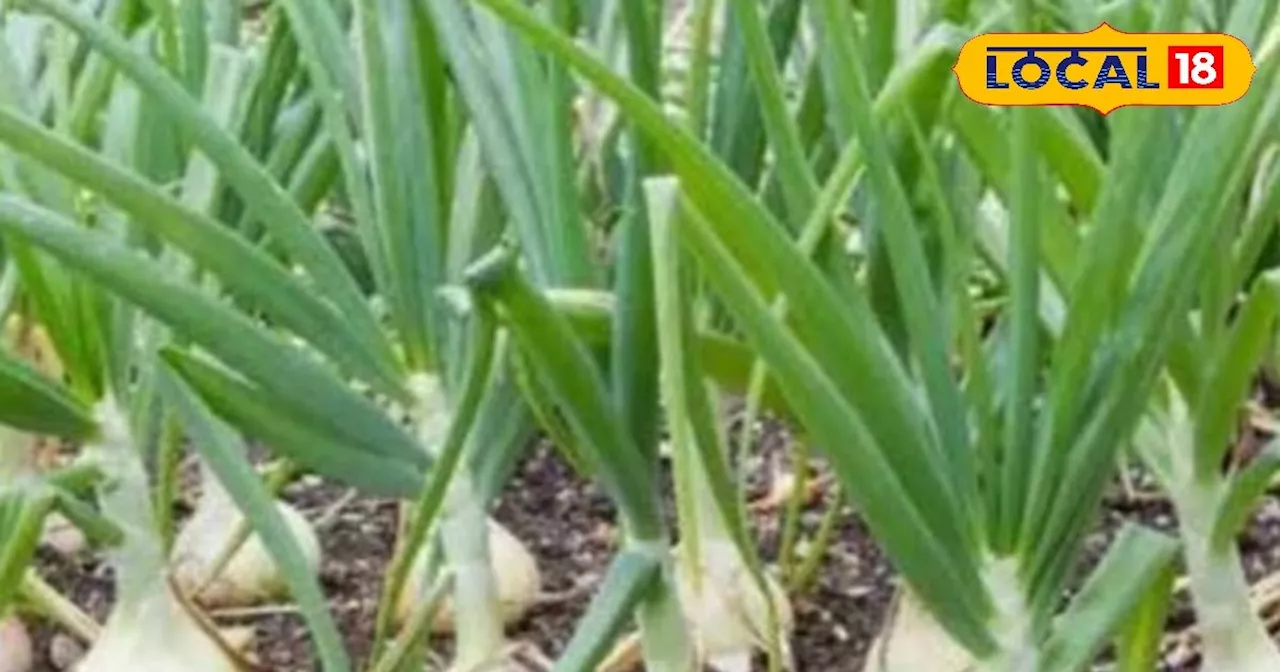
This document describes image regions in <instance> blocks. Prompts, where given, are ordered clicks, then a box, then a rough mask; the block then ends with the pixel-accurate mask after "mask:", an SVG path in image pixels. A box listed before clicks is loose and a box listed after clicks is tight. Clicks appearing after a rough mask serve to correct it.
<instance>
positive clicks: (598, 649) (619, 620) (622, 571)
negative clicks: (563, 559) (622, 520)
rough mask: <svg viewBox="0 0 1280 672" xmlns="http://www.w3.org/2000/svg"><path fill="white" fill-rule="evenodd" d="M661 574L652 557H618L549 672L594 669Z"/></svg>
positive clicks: (632, 552) (626, 553)
mask: <svg viewBox="0 0 1280 672" xmlns="http://www.w3.org/2000/svg"><path fill="white" fill-rule="evenodd" d="M661 572H662V563H661V561H660V560H659V559H658V558H655V557H653V556H652V555H649V554H645V553H641V552H640V551H637V550H634V549H627V550H624V551H623V552H622V553H620V554H618V556H617V557H616V558H614V559H613V562H611V563H609V571H608V572H606V573H605V575H604V580H603V581H601V582H600V588H599V589H598V590H597V591H596V594H595V596H594V597H593V598H592V599H591V606H589V607H587V613H586V614H584V615H583V617H582V619H581V620H579V621H578V623H579V624H580V625H579V626H578V629H577V630H576V631H574V633H573V638H572V639H570V640H569V644H568V645H567V646H565V650H564V653H562V654H560V657H559V658H558V659H557V660H556V666H555V667H554V668H552V669H553V671H554V672H591V671H592V670H595V669H596V666H598V665H599V664H600V663H601V662H602V661H603V660H604V657H605V656H606V655H608V653H609V647H611V646H612V645H613V643H614V641H616V640H617V638H618V635H619V634H621V633H622V630H623V628H624V627H625V626H626V625H627V623H628V621H629V620H630V618H631V616H632V614H634V613H635V609H636V605H638V604H639V603H640V601H641V600H643V599H644V597H645V595H646V594H647V593H648V592H649V588H650V586H652V585H653V582H654V581H656V580H658V579H659V577H660V576H661Z"/></svg>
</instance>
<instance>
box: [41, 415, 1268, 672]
mask: <svg viewBox="0 0 1280 672" xmlns="http://www.w3.org/2000/svg"><path fill="white" fill-rule="evenodd" d="M735 431H736V428H735ZM790 441H791V438H790V436H789V435H788V434H787V431H786V429H785V428H784V427H782V426H780V425H778V424H776V423H771V422H765V423H762V425H761V429H760V438H759V446H758V449H757V450H756V451H755V452H754V453H753V455H752V456H751V457H750V458H749V459H748V461H747V463H746V464H744V465H740V468H741V469H742V471H743V473H744V475H745V478H746V483H747V490H748V498H749V501H760V500H761V499H762V498H765V497H767V495H768V492H769V489H770V487H771V484H772V483H773V482H774V481H775V480H776V478H777V477H778V475H779V474H782V473H786V472H787V471H789V469H790V466H789V465H788V464H787V459H786V455H787V454H788V450H787V446H788V444H789V442H790ZM815 463H816V466H817V469H818V477H819V478H821V476H822V474H824V472H825V470H824V469H823V468H822V465H821V461H820V460H818V461H815ZM1131 480H1132V483H1131V485H1132V486H1133V490H1132V491H1126V488H1123V487H1121V485H1120V484H1119V483H1117V484H1116V485H1115V486H1114V487H1113V488H1111V491H1110V492H1109V493H1108V495H1107V497H1106V499H1105V501H1104V511H1103V515H1102V517H1101V520H1100V521H1099V524H1098V529H1097V530H1096V531H1095V532H1094V533H1093V534H1092V535H1091V536H1090V537H1089V539H1088V540H1087V542H1086V548H1085V558H1084V561H1083V562H1082V570H1081V571H1082V573H1083V570H1084V569H1086V568H1088V567H1090V566H1092V565H1094V564H1096V562H1097V561H1098V559H1099V558H1100V557H1101V555H1102V553H1103V552H1104V551H1105V549H1106V546H1107V545H1108V544H1109V542H1110V540H1111V539H1112V537H1113V536H1114V534H1115V532H1117V531H1118V530H1119V528H1120V527H1121V526H1122V525H1123V524H1124V523H1126V522H1141V523H1143V524H1146V525H1149V526H1151V527H1154V528H1157V529H1162V530H1166V531H1170V532H1172V531H1175V530H1176V525H1177V522H1176V519H1175V516H1174V515H1173V512H1172V510H1171V507H1170V506H1169V505H1168V503H1167V502H1166V501H1164V500H1163V499H1161V498H1159V497H1158V496H1157V495H1154V494H1152V493H1154V488H1153V487H1152V486H1151V485H1150V484H1149V483H1148V482H1147V479H1146V478H1145V477H1144V476H1143V474H1142V473H1141V472H1140V471H1137V470H1135V471H1134V472H1133V479H1131ZM1131 495H1132V496H1131ZM285 498H286V499H288V500H289V501H291V502H292V503H294V504H295V505H296V506H298V507H299V508H300V510H301V511H302V512H303V513H304V514H305V515H307V516H308V517H309V518H310V519H312V520H321V528H320V530H319V534H320V539H321V544H322V548H323V554H324V555H323V566H322V575H321V583H322V587H323V589H324V590H325V592H326V594H327V595H328V596H329V597H330V603H331V605H332V609H333V613H334V614H335V617H336V619H337V621H338V627H339V628H340V630H341V631H342V633H343V635H344V637H345V639H346V644H347V647H348V651H349V652H350V653H351V655H352V657H353V659H354V660H355V661H357V664H359V663H360V662H362V661H363V660H364V659H365V658H366V657H367V655H368V653H369V650H370V648H371V644H372V642H371V639H372V629H373V620H374V614H375V611H376V607H377V599H378V593H379V590H380V588H381V582H382V579H383V573H384V571H385V568H386V567H387V565H388V561H389V558H390V555H391V552H392V540H393V538H394V530H395V528H396V524H397V521H396V516H397V513H396V506H395V504H394V503H393V502H389V501H379V500H373V499H366V498H361V497H355V496H354V495H353V494H352V493H351V492H350V491H349V490H348V489H347V488H345V487H342V486H339V485H335V484H333V483H328V482H325V481H323V480H321V479H319V478H314V477H307V478H304V479H302V480H300V481H299V482H297V483H294V484H293V485H291V486H290V487H289V488H288V489H286V492H285ZM666 498H667V499H666V501H667V504H668V510H669V511H670V509H671V506H670V493H669V492H668V493H666ZM833 499H834V494H833V490H832V487H831V485H830V484H829V483H828V484H827V486H826V487H824V488H823V489H822V491H821V492H820V493H819V494H818V495H817V496H816V497H815V498H814V499H813V500H812V501H810V502H809V503H807V504H806V505H805V507H804V508H803V513H802V515H801V517H800V526H801V529H802V530H803V533H804V535H806V536H807V537H811V536H812V535H813V534H814V532H815V531H816V530H817V528H818V526H819V523H820V521H821V518H822V516H823V514H824V513H825V512H826V510H827V509H828V508H829V506H830V505H831V503H832V501H833ZM843 507H844V508H843V510H842V511H841V513H840V516H839V518H838V522H837V524H836V528H835V535H834V537H833V541H832V543H831V545H830V547H829V548H828V550H827V554H826V558H825V560H824V562H823V563H822V565H821V569H820V571H819V574H818V575H817V577H816V580H815V582H814V584H813V586H812V588H811V590H809V591H808V592H806V593H804V594H802V595H798V596H795V597H793V601H794V609H795V615H796V628H795V632H794V634H793V637H792V640H791V649H792V651H793V655H794V662H795V669H796V670H797V671H798V672H855V671H858V670H860V669H861V667H862V664H863V660H864V658H865V656H866V653H867V650H868V649H869V647H870V646H871V643H872V641H873V640H874V638H875V636H876V634H877V633H878V632H879V630H880V628H881V626H882V623H883V621H884V617H885V613H886V611H887V608H888V605H889V603H890V601H891V599H892V596H893V591H894V586H895V579H894V576H893V571H892V569H891V568H890V567H889V565H888V563H887V562H886V560H885V558H884V556H883V555H882V554H881V553H880V551H879V549H878V548H877V547H876V545H875V544H874V543H873V542H872V541H871V539H870V538H869V536H868V534H867V530H866V528H865V527H864V525H863V524H862V522H861V520H860V519H859V517H858V516H857V514H856V512H854V511H853V510H852V509H851V508H850V507H849V506H848V505H847V504H845V505H843ZM188 512H189V507H182V508H181V509H180V510H179V511H178V512H177V514H178V515H179V517H182V516H184V515H186V514H187V513H188ZM495 515H496V517H497V518H498V519H499V520H500V521H502V522H503V523H504V524H505V525H507V526H508V528H509V529H510V530H511V531H512V532H513V533H514V534H515V535H516V536H517V537H519V538H520V539H521V540H522V541H524V542H525V543H526V544H527V545H528V547H529V549H530V551H531V552H533V553H534V555H535V556H536V557H537V558H538V561H539V565H540V569H541V571H542V577H543V591H544V594H543V596H542V598H541V599H540V600H539V603H538V604H537V605H536V606H535V607H534V608H533V609H532V610H531V612H530V613H529V614H528V615H527V616H526V617H525V618H524V619H522V620H521V621H520V622H519V623H518V624H516V625H515V626H513V627H512V628H511V629H510V631H509V632H510V635H511V637H512V638H513V639H514V640H516V641H517V642H519V643H523V644H525V645H527V647H528V648H529V650H530V651H531V652H532V654H531V656H524V657H523V658H524V659H526V660H528V659H530V658H532V659H533V660H537V659H538V658H539V657H545V658H548V659H554V657H555V656H557V655H558V654H559V653H560V652H561V650H562V649H563V647H564V646H565V644H566V643H567V642H568V639H569V638H570V637H571V636H572V634H573V627H574V625H575V623H576V622H577V621H578V619H579V618H580V617H581V615H582V614H583V612H584V611H585V609H586V607H587V604H588V601H589V600H590V597H591V594H592V592H593V590H594V587H595V584H596V582H597V581H598V580H599V579H600V577H601V575H602V573H603V571H604V569H605V568H606V566H607V564H608V561H609V559H610V557H611V556H612V554H613V552H614V550H615V548H614V539H615V523H616V521H615V517H614V513H613V509H612V507H611V505H610V504H609V501H608V499H607V497H606V496H605V495H604V494H603V493H602V492H601V491H600V490H599V489H598V488H597V487H596V486H594V485H593V484H591V483H589V482H587V481H585V480H583V479H581V478H579V477H578V476H577V475H576V474H575V473H574V472H573V470H572V469H571V468H570V467H569V466H568V465H567V464H566V463H565V462H564V461H563V460H561V459H560V458H559V457H558V456H557V455H556V454H555V451H554V449H553V448H551V447H549V446H548V445H547V444H545V443H539V444H538V445H536V446H532V447H531V450H530V451H529V455H527V456H526V458H525V459H524V461H523V463H522V464H521V465H520V467H519V469H518V470H517V472H516V473H515V475H514V477H513V479H512V481H511V483H509V484H508V487H507V489H506V490H505V492H504V494H503V496H502V498H501V500H500V501H499V503H498V506H497V507H496V511H495ZM780 516H781V511H780V509H779V508H773V509H771V510H767V511H756V512H754V513H753V521H752V522H753V526H754V528H755V532H756V537H757V539H758V540H759V542H760V546H761V549H762V551H763V553H764V556H765V558H766V559H767V560H769V561H770V562H773V561H774V560H775V559H776V554H777V547H778V537H779V528H780V524H779V523H780ZM1240 546H1241V549H1242V552H1243V554H1244V557H1245V564H1246V571H1247V572H1248V574H1249V578H1250V579H1251V580H1253V581H1256V580H1258V579H1260V578H1262V577H1264V576H1267V575H1269V574H1271V573H1273V572H1276V571H1280V500H1277V498H1276V497H1275V496H1273V495H1270V494H1269V495H1268V496H1267V498H1266V500H1265V501H1264V502H1263V503H1261V504H1260V505H1259V508H1258V509H1257V513H1256V514H1255V516H1254V518H1253V520H1252V522H1251V524H1250V526H1249V528H1248V530H1247V531H1246V532H1245V533H1244V534H1243V535H1242V536H1241V538H1240ZM38 567H39V569H40V571H41V574H42V575H43V576H44V577H45V578H46V580H48V581H49V582H50V583H51V584H52V585H54V586H55V587H57V588H58V589H59V590H61V591H62V592H63V594H65V595H67V596H68V597H70V598H71V599H72V600H73V601H74V602H75V603H76V604H78V605H79V606H80V607H81V608H82V609H84V610H85V611H86V612H87V613H89V614H90V615H92V616H94V617H95V618H97V619H98V620H99V621H101V620H103V619H104V618H105V616H106V614H107V612H108V611H109V608H110V604H111V600H112V588H111V585H112V584H111V577H110V576H109V570H108V569H107V568H106V567H105V565H104V564H102V563H101V562H100V561H99V560H98V559H96V558H95V557H93V556H91V555H84V556H82V557H81V558H80V559H68V558H64V557H61V556H58V555H57V554H55V553H52V552H50V551H48V550H42V551H41V552H40V554H39V563H38ZM216 614H217V612H215V615H216ZM218 623H219V624H220V625H243V626H251V627H252V628H253V629H254V631H255V640H254V642H255V643H254V647H253V655H254V657H255V658H256V662H257V664H258V665H259V666H260V668H261V669H263V670H272V671H276V670H279V671H281V672H286V671H287V672H293V671H304V670H315V669H317V665H316V663H315V660H314V657H313V654H312V651H311V647H310V642H309V640H308V636H307V633H306V629H305V627H304V625H303V623H302V620H301V618H300V617H299V616H298V615H297V614H296V613H294V612H293V611H292V610H290V609H288V608H287V607H285V608H273V607H271V606H266V607H263V608H260V609H257V610H255V611H254V612H251V613H249V614H247V615H240V616H237V617H231V618H218ZM32 626H33V634H34V636H35V640H36V647H37V654H38V661H37V667H36V670H37V672H54V671H57V670H61V669H64V668H63V667H60V666H59V664H61V665H65V664H66V660H61V661H56V660H55V659H57V658H59V657H60V658H63V659H65V658H67V657H68V656H67V651H66V649H67V648H68V646H67V645H68V644H69V643H70V640H69V639H68V638H67V637H66V636H65V635H63V636H57V633H56V631H55V629H54V628H52V627H50V626H49V625H48V624H45V623H40V622H36V623H32ZM1193 626H1194V612H1193V611H1192V610H1191V608H1190V604H1189V601H1188V600H1187V598H1186V596H1185V595H1179V596H1178V597H1177V598H1176V602H1175V608H1174V609H1173V611H1172V613H1171V614H1170V617H1169V619H1168V623H1167V630H1168V632H1169V633H1170V637H1169V640H1170V643H1169V645H1168V647H1167V649H1168V650H1167V651H1166V655H1165V661H1164V663H1163V667H1162V668H1161V669H1162V670H1169V671H1175V670H1176V671H1177V672H1184V671H1186V672H1190V671H1192V670H1197V669H1198V665H1199V661H1198V659H1197V658H1196V655H1195V647H1194V642H1193V641H1191V640H1187V639H1186V638H1185V637H1178V636H1177V633H1189V632H1191V631H1193V629H1194V628H1193ZM55 637H56V638H57V639H58V640H59V641H57V642H54V639H55ZM1182 640H1186V641H1182ZM438 644H439V646H440V647H442V648H441V651H442V653H446V652H447V649H448V646H449V643H448V642H447V641H439V642H438ZM72 648H74V647H72ZM51 649H58V650H59V652H58V653H57V654H55V655H54V656H51V655H50V653H51ZM72 653H74V651H73V652H72ZM72 657H73V656H72ZM444 659H445V658H443V657H442V660H444ZM55 662H57V663H59V664H55ZM1099 668H1100V669H1105V664H1100V665H1099Z"/></svg>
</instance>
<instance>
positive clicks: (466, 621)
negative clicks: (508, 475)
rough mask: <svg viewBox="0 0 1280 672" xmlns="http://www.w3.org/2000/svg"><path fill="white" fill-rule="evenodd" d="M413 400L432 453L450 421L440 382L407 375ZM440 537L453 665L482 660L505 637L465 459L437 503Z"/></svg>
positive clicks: (421, 435)
mask: <svg viewBox="0 0 1280 672" xmlns="http://www.w3.org/2000/svg"><path fill="white" fill-rule="evenodd" d="M409 389H410V390H411V391H412V393H413V395H414V397H415V399H416V404H415V408H414V410H413V417H414V422H415V435H416V437H417V439H418V442H419V445H421V446H422V447H423V448H424V449H426V450H429V451H431V452H432V453H437V452H438V451H439V450H440V449H441V448H442V447H443V444H444V439H445V436H446V434H447V432H448V429H449V425H450V417H449V411H448V409H447V405H446V403H447V402H446V400H445V395H444V391H443V389H441V387H440V382H439V380H438V379H437V378H435V377H434V376H430V375H426V374H419V375H415V376H413V377H412V378H411V379H410V381H409ZM440 539H441V541H442V542H443V545H444V555H445V568H444V569H445V571H446V572H448V573H450V574H451V575H452V576H453V578H454V581H453V613H454V622H455V624H456V627H455V632H456V633H457V650H456V653H455V656H454V668H455V669H461V670H468V669H474V668H479V667H481V666H484V665H485V664H486V663H489V662H491V661H492V660H493V658H494V656H495V655H496V654H498V652H500V651H502V649H503V645H504V643H505V634H504V632H503V621H502V609H501V603H500V602H499V596H498V588H497V582H496V580H495V578H494V575H493V563H492V562H491V561H490V559H489V557H490V556H489V517H488V512H487V511H486V510H485V506H484V503H483V502H482V501H481V500H480V496H479V493H477V492H476V490H475V487H474V485H473V483H472V481H471V473H470V470H469V469H467V467H466V465H465V464H464V465H462V467H461V468H460V469H459V470H458V471H457V473H455V474H454V476H453V480H452V482H451V483H450V484H449V489H448V491H447V494H446V495H445V499H444V503H443V506H442V509H441V518H440Z"/></svg>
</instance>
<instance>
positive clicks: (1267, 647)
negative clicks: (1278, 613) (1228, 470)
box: [1172, 485, 1280, 672]
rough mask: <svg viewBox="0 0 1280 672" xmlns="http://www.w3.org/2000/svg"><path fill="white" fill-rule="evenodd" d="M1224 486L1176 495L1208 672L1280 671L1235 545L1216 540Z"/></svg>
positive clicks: (1200, 487) (1192, 489) (1180, 491)
mask: <svg viewBox="0 0 1280 672" xmlns="http://www.w3.org/2000/svg"><path fill="white" fill-rule="evenodd" d="M1220 489H1221V488H1220V487H1208V486H1204V485H1192V486H1191V487H1187V488H1177V489H1174V490H1173V491H1172V494H1173V503H1174V507H1175V508H1176V509H1177V512H1178V519H1179V521H1180V523H1181V532H1182V539H1183V549H1184V550H1183V553H1184V554H1185V557H1186V563H1187V575H1188V579H1189V580H1190V587H1191V599H1192V601H1193V603H1194V604H1195V607H1196V620H1197V628H1198V630H1199V632H1200V639H1201V643H1202V647H1203V659H1204V670H1205V671H1206V672H1264V671H1266V670H1280V651H1277V650H1276V647H1275V644H1274V643H1272V641H1271V637H1270V635H1269V634H1268V632H1267V630H1266V628H1265V627H1264V626H1263V623H1262V621H1261V620H1259V619H1258V617H1257V615H1256V614H1255V613H1254V609H1253V604H1252V602H1251V601H1250V598H1249V584H1248V581H1247V580H1246V578H1245V575H1244V569H1243V566H1242V565H1241V562H1240V553H1239V551H1238V550H1237V548H1236V546H1235V544H1234V543H1232V544H1227V545H1226V546H1225V547H1223V548H1216V549H1215V548H1214V547H1213V544H1212V542H1211V532H1212V529H1213V519H1214V516H1215V514H1216V512H1217V506H1216V503H1217V502H1218V501H1219V499H1220V498H1219V491H1220Z"/></svg>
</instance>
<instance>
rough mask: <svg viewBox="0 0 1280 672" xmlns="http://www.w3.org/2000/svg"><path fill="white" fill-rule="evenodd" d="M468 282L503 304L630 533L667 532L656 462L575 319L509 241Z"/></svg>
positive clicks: (509, 324)
mask: <svg viewBox="0 0 1280 672" xmlns="http://www.w3.org/2000/svg"><path fill="white" fill-rule="evenodd" d="M468 284H469V285H470V286H471V287H472V289H473V291H475V292H476V293H477V294H478V295H479V296H480V297H481V298H482V299H483V300H486V301H493V302H495V303H497V304H498V305H499V306H500V307H501V311H500V313H499V314H501V315H502V316H503V318H504V322H505V323H506V324H507V327H508V329H510V330H511V333H512V335H513V336H514V337H515V339H516V342H517V343H519V345H520V347H521V350H522V352H523V353H524V355H525V357H526V358H527V360H528V361H529V362H530V364H531V365H532V367H533V369H534V371H535V372H536V374H537V376H538V378H539V380H540V381H541V382H542V384H543V385H544V386H545V388H546V389H547V390H549V391H550V392H551V393H552V395H553V397H554V399H555V400H556V402H557V403H558V404H559V406H560V410H561V412H562V413H563V414H564V415H565V419H566V422H567V423H568V425H569V426H570V427H571V428H572V430H573V432H574V434H575V435H576V436H577V437H578V438H579V439H580V441H581V443H580V445H581V447H582V448H583V449H584V450H583V453H584V457H585V458H586V459H587V460H588V462H589V464H588V466H589V467H590V468H591V470H592V472H593V473H594V474H595V475H596V476H597V477H598V478H599V479H600V480H601V481H602V483H603V484H604V486H605V488H606V490H607V491H608V492H609V494H610V495H611V496H612V497H613V498H614V499H615V500H616V501H617V503H618V507H619V509H620V510H621V513H622V516H623V518H624V519H625V520H626V521H627V531H628V533H629V534H630V535H632V536H633V537H634V538H635V539H638V540H654V539H659V538H661V535H662V523H661V520H660V517H659V510H658V508H657V507H658V504H657V499H656V497H657V492H656V490H655V487H654V483H653V469H651V468H650V467H649V466H648V465H647V464H646V461H645V460H644V458H643V456H642V455H641V453H640V451H639V449H638V448H637V446H636V445H635V443H634V442H633V441H632V439H631V437H630V436H629V435H628V434H627V433H626V431H625V430H624V429H623V425H622V423H621V419H620V418H619V417H618V416H617V415H616V414H615V412H614V411H612V410H611V408H610V405H609V403H608V399H609V396H608V393H607V391H606V388H605V384H604V378H603V375H602V374H601V372H600V370H599V368H598V367H597V366H596V364H595V362H594V361H593V360H592V358H591V355H590V353H589V351H588V350H587V349H586V346H585V345H583V343H582V341H581V340H580V339H579V338H578V337H577V336H576V335H575V334H574V333H573V330H572V327H570V326H569V323H568V322H567V321H565V319H564V318H562V317H560V316H559V315H558V314H557V313H556V312H555V311H554V310H553V309H552V308H551V305H550V304H549V303H548V302H547V300H546V298H545V297H543V296H542V295H541V294H540V293H538V292H537V291H536V290H535V289H534V288H533V287H532V286H530V284H529V282H528V281H527V280H525V279H524V277H523V276H522V275H521V274H520V273H519V271H517V270H516V269H515V267H514V258H513V255H512V252H511V250H509V249H506V248H502V247H499V248H496V249H495V250H494V251H493V252H491V253H490V254H488V255H486V256H485V257H484V258H482V259H481V260H480V261H478V262H476V264H475V266H473V267H472V269H471V270H470V271H469V273H468Z"/></svg>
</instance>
